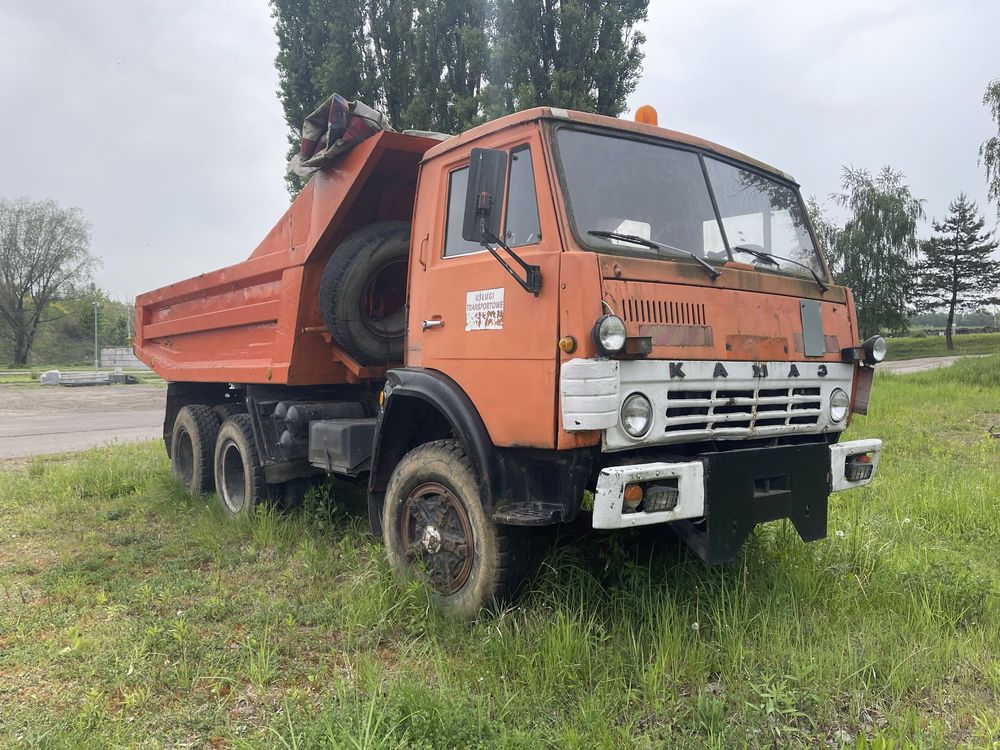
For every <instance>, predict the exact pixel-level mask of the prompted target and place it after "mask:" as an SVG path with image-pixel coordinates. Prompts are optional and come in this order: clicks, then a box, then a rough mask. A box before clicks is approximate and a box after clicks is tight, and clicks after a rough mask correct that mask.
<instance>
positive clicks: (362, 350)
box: [319, 221, 410, 364]
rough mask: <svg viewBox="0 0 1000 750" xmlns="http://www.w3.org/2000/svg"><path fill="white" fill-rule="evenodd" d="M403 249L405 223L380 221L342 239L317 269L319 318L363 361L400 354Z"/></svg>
mask: <svg viewBox="0 0 1000 750" xmlns="http://www.w3.org/2000/svg"><path fill="white" fill-rule="evenodd" d="M409 255H410V225H409V223H408V222H405V221H382V222H379V223H377V224H370V225H369V226H366V227H363V228H362V229H359V230H358V231H356V232H355V233H354V234H352V235H351V236H350V237H348V238H347V239H346V240H344V241H343V242H342V243H341V244H340V245H339V246H338V247H337V249H336V250H334V252H333V255H331V256H330V260H329V262H328V263H327V264H326V269H325V270H324V271H323V279H322V281H321V282H320V287H319V300H320V309H321V310H322V313H323V322H324V323H326V327H327V329H328V330H329V331H330V333H331V334H332V335H333V338H334V339H335V340H336V341H337V343H338V344H340V346H342V347H344V349H345V350H347V351H348V352H349V353H350V354H351V355H352V356H354V357H356V358H357V359H358V361H359V362H361V363H363V364H391V363H396V362H401V361H402V360H403V340H404V337H405V335H406V270H407V261H408V260H409Z"/></svg>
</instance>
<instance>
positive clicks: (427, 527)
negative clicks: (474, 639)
mask: <svg viewBox="0 0 1000 750" xmlns="http://www.w3.org/2000/svg"><path fill="white" fill-rule="evenodd" d="M382 529H383V538H384V541H385V547H386V551H387V555H388V558H389V564H390V565H391V566H392V568H393V569H394V570H395V572H396V574H397V576H398V577H399V578H400V580H402V581H408V580H411V579H413V578H414V577H416V578H418V579H419V580H422V581H423V582H424V583H425V584H426V585H427V586H428V588H429V590H430V593H431V596H432V597H433V599H434V600H435V602H436V604H437V605H438V607H439V608H440V609H441V610H442V611H444V612H445V613H447V614H449V615H452V616H454V617H457V618H462V619H472V618H474V617H476V616H477V615H478V614H479V613H480V611H481V610H483V609H484V608H486V607H491V606H493V605H494V604H496V603H502V602H505V601H508V600H510V599H511V598H513V596H514V595H515V594H516V593H517V591H518V589H519V588H520V586H521V584H522V583H523V582H524V580H525V578H526V577H527V575H529V574H530V572H531V571H532V564H531V563H532V561H534V559H535V558H534V556H532V555H529V554H521V553H522V552H527V550H522V549H521V541H522V539H521V535H520V533H519V532H520V531H521V530H520V529H517V528H514V527H509V526H500V525H497V524H494V523H493V521H492V520H491V519H490V518H489V516H488V515H487V514H486V511H485V510H484V509H483V506H482V502H481V497H480V492H479V483H478V480H477V476H476V471H475V469H474V468H473V466H472V463H471V462H470V461H469V459H468V457H467V456H466V455H465V452H464V451H463V449H462V447H461V445H460V444H459V442H458V441H457V440H438V441H435V442H433V443H426V444H424V445H421V446H419V447H417V448H414V449H413V450H411V451H410V452H409V453H407V454H406V455H405V456H404V457H403V459H402V461H400V462H399V464H398V465H397V466H396V468H395V470H394V471H393V473H392V476H391V477H390V478H389V486H388V488H387V491H386V497H385V505H384V507H383V513H382Z"/></svg>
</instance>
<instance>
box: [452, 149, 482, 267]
mask: <svg viewBox="0 0 1000 750" xmlns="http://www.w3.org/2000/svg"><path fill="white" fill-rule="evenodd" d="M468 184H469V168H468V167H462V168H461V169H456V170H455V171H454V172H452V173H451V174H450V175H449V177H448V219H447V224H446V227H445V239H444V257H446V258H450V257H452V256H453V255H467V254H469V253H476V252H479V251H480V250H482V249H483V248H482V247H481V246H480V245H477V244H475V243H474V242H466V241H465V240H463V239H462V221H463V219H464V218H465V216H464V212H465V190H466V187H467V186H468Z"/></svg>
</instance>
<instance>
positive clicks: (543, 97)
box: [270, 0, 649, 196]
mask: <svg viewBox="0 0 1000 750" xmlns="http://www.w3.org/2000/svg"><path fill="white" fill-rule="evenodd" d="M270 2H271V9H272V14H273V16H274V19H275V32H276V34H277V38H278V49H279V51H278V56H277V58H276V60H275V65H276V66H277V69H278V77H279V86H278V95H279V98H280V99H281V103H282V106H283V108H284V113H285V122H286V123H287V124H288V140H289V149H290V150H289V155H290V156H291V155H292V154H295V153H297V152H298V150H299V138H300V131H301V127H302V122H303V120H304V119H305V118H306V116H307V115H308V114H309V113H310V112H312V111H313V110H314V109H315V108H316V107H317V106H319V104H320V103H321V102H322V101H323V100H324V99H325V98H326V97H327V96H329V95H330V94H331V93H332V92H337V93H339V94H341V95H342V96H345V97H347V98H349V99H354V98H357V99H360V100H362V101H364V102H365V103H367V104H369V105H372V106H374V107H376V108H377V109H380V110H381V111H383V112H384V113H385V114H386V115H388V117H389V121H390V123H391V124H392V126H393V127H394V128H395V129H397V130H403V129H411V128H412V129H419V130H435V131H440V132H444V133H459V132H462V131H463V130H466V129H468V128H469V127H472V126H474V125H477V124H479V123H482V122H485V121H487V120H490V119H493V118H495V117H499V116H500V115H504V114H509V113H511V112H515V111H517V110H521V109H526V108H529V107H534V106H537V105H546V106H552V107H566V108H569V109H578V110H585V111H588V112H597V113H599V114H605V115H611V116H613V117H617V116H618V115H619V114H621V113H622V112H623V111H624V109H625V106H626V99H627V98H628V95H629V94H631V93H632V91H634V90H635V86H636V83H637V82H638V79H639V72H640V69H641V65H642V59H643V52H642V45H643V43H644V42H645V37H644V36H643V34H642V32H641V31H639V30H638V28H637V26H638V24H639V23H640V22H642V21H644V20H645V19H646V15H647V8H648V5H649V0H367V2H362V3H359V2H350V1H349V0H270ZM286 179H287V182H288V188H289V191H290V192H291V194H292V195H293V196H294V195H296V194H297V193H298V191H299V190H301V188H302V186H303V184H304V183H303V181H302V178H300V177H298V176H297V175H293V174H289V175H288V176H287V178H286Z"/></svg>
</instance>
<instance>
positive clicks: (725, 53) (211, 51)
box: [0, 0, 1000, 297]
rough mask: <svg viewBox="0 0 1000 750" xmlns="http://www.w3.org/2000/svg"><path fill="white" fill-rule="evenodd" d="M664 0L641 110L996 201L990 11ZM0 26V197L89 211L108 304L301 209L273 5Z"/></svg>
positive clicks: (691, 127)
mask: <svg viewBox="0 0 1000 750" xmlns="http://www.w3.org/2000/svg"><path fill="white" fill-rule="evenodd" d="M650 6H651V7H650V19H649V22H648V24H647V25H646V27H645V29H644V30H645V33H646V35H647V37H648V42H647V45H646V53H647V56H646V64H645V71H644V74H643V77H642V81H641V83H640V85H639V88H638V90H637V91H636V93H635V95H634V96H633V97H632V101H631V106H632V108H633V109H634V108H635V107H636V106H638V105H639V104H645V103H648V104H652V105H654V106H655V107H656V108H657V109H658V110H659V113H660V123H661V124H662V125H665V126H667V127H671V128H674V129H677V130H684V131H687V132H691V133H694V134H697V135H700V136H703V137H706V138H709V139H711V140H714V141H718V142H720V143H723V144H725V145H727V146H730V147H733V148H736V149H739V150H741V151H744V152H746V153H748V154H751V155H753V156H755V157H757V158H759V159H762V160H764V161H766V162H769V163H771V164H774V165H775V166H778V167H780V168H782V169H784V170H785V171H787V172H789V173H791V174H792V175H794V176H795V177H796V178H797V179H798V181H799V182H800V183H801V184H802V189H803V192H804V193H805V194H806V195H810V194H814V195H817V196H819V197H820V198H825V197H826V196H827V195H828V194H829V193H831V192H833V191H835V190H837V189H838V186H839V178H840V169H841V166H842V165H844V164H851V165H854V166H856V167H866V168H869V169H871V170H873V171H874V170H877V169H878V168H880V167H881V166H882V165H884V164H891V165H892V166H893V167H895V168H897V169H899V170H901V171H903V172H904V173H905V174H906V177H907V179H908V181H909V183H910V185H911V186H912V188H913V190H914V192H915V193H916V194H917V195H918V196H920V197H923V198H925V199H926V200H927V204H926V206H927V211H928V213H929V214H930V215H931V216H938V217H940V216H941V215H942V214H943V213H944V212H945V211H946V210H947V204H948V202H949V201H950V200H951V199H952V198H954V197H955V196H956V195H957V194H958V193H959V192H960V191H963V190H964V191H966V192H967V193H968V194H969V195H970V196H971V197H973V198H974V199H975V200H977V201H978V202H979V204H980V207H981V208H986V205H985V178H984V175H983V171H982V169H981V168H980V167H979V166H978V165H977V150H978V148H979V144H980V143H982V141H983V140H984V139H985V138H987V137H989V135H990V134H991V127H992V125H991V122H990V119H989V116H988V113H987V112H986V110H985V108H984V107H983V105H982V103H981V99H982V95H983V91H984V90H985V88H986V85H987V83H988V82H989V81H990V80H991V79H993V78H997V77H1000V47H998V45H997V29H1000V2H998V1H997V0H953V2H949V3H942V2H938V1H937V0H877V1H876V2H873V1H872V0H834V1H828V0H811V1H810V2H802V0H757V1H756V2H736V1H735V0H699V2H697V3H695V2H673V1H670V0H652V2H651V3H650ZM0 30H2V33H3V43H2V44H0V101H2V102H4V107H3V117H0V196H4V197H15V196H22V195H23V196H29V197H31V198H54V199H55V200H57V201H59V202H60V203H62V204H64V205H68V206H79V207H80V208H81V209H82V210H83V212H84V214H85V215H86V217H87V218H88V220H89V221H90V222H91V224H92V239H93V249H94V251H95V252H96V253H97V254H99V255H100V256H101V257H102V258H103V259H104V267H103V268H102V270H101V271H99V272H98V274H97V282H98V284H99V285H100V286H102V287H104V288H106V289H107V290H109V292H111V293H112V294H113V295H115V296H119V297H125V296H134V295H135V294H137V293H139V292H142V291H145V290H147V289H151V288H154V287H156V286H160V285H162V284H165V283H169V282H171V281H175V280H178V279H181V278H185V277H187V276H191V275H194V274H197V273H200V272H202V271H206V270H210V269H212V268H217V267H220V266H224V265H228V264H230V263H234V262H236V261H238V260H241V259H242V258H244V257H245V256H246V255H247V254H248V253H249V252H250V250H251V249H252V248H253V247H254V246H255V245H256V244H257V242H258V241H259V240H260V238H261V237H262V236H263V235H264V234H265V233H266V231H267V230H268V229H269V228H270V227H271V226H272V225H273V223H274V222H275V221H276V220H277V218H278V217H279V216H280V215H281V212H282V211H283V210H284V208H285V207H286V206H287V203H288V195H287V193H286V192H285V187H284V182H283V179H282V176H283V170H284V159H285V148H286V146H285V128H284V123H283V120H282V115H281V109H280V106H279V104H278V101H277V98H276V96H275V91H276V88H277V76H276V74H275V71H274V67H273V59H274V55H275V52H276V45H275V41H274V36H273V32H272V21H271V18H270V14H269V10H268V7H267V3H266V2H265V0H199V1H198V2H194V1H193V0H143V1H142V2H137V1H136V0H118V1H117V2H113V1H112V0H90V2H87V3H73V2H66V0H0ZM993 132H995V131H993ZM993 216H994V213H993V212H992V210H991V211H989V212H988V217H989V219H990V221H991V223H992V219H993Z"/></svg>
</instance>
